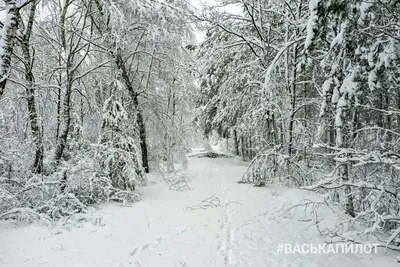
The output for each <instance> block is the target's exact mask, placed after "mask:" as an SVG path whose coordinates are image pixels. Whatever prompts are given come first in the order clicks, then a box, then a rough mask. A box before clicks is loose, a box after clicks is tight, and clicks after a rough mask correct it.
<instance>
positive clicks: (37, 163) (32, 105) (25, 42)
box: [21, 1, 44, 174]
mask: <svg viewBox="0 0 400 267" xmlns="http://www.w3.org/2000/svg"><path fill="white" fill-rule="evenodd" d="M36 5H37V1H33V2H32V3H31V9H30V13H29V19H28V23H27V27H26V31H25V34H24V36H23V39H22V42H21V48H22V54H23V58H24V67H25V80H26V95H27V101H28V111H29V121H30V126H31V132H32V137H33V143H34V144H35V147H36V151H35V160H34V163H33V166H32V169H33V172H34V173H37V174H39V173H42V172H43V157H44V154H43V153H44V152H43V136H42V131H41V128H42V127H41V125H40V122H39V120H38V115H37V111H36V100H35V87H36V85H35V79H34V75H33V72H32V68H33V66H32V62H33V58H32V57H31V53H30V43H29V40H30V36H31V32H32V26H33V23H34V20H35V13H36Z"/></svg>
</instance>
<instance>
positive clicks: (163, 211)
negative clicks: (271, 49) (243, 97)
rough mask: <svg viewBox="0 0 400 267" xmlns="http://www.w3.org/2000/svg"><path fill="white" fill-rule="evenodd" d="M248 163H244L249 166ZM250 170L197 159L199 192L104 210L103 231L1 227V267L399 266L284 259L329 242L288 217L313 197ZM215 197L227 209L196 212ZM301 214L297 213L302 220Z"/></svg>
mask: <svg viewBox="0 0 400 267" xmlns="http://www.w3.org/2000/svg"><path fill="white" fill-rule="evenodd" d="M241 165H242V166H241ZM245 169H246V167H245V166H244V165H243V164H241V163H239V162H238V161H235V160H232V159H191V161H190V162H189V173H190V174H191V175H193V176H196V177H195V178H194V179H193V180H191V181H190V182H189V185H190V187H191V188H192V190H190V191H185V192H176V191H172V190H169V189H168V186H167V185H166V184H163V183H159V184H155V185H151V186H148V187H146V188H144V189H143V194H144V200H143V201H142V202H139V203H135V204H134V205H132V207H119V206H118V205H112V204H108V205H105V206H103V208H102V209H101V213H102V215H103V219H102V224H103V225H102V226H91V225H84V226H83V227H81V228H72V229H70V230H69V231H68V230H63V231H60V230H59V229H48V228H45V227H40V226H33V225H31V226H26V227H14V226H13V225H11V224H9V223H6V222H2V223H0V266H1V267H17V266H18V267H20V266H29V267H35V266H51V267H53V266H54V267H56V266H57V267H58V266H60V267H61V266H68V267H83V266H94V267H103V266H104V267H105V266H110V267H111V266H112V267H119V266H137V267H139V266H140V267H169V266H171V267H175V266H178V267H182V266H187V267H195V266H197V267H213V266H214V267H234V266H237V267H258V266H260V267H261V266H262V267H273V266H279V267H280V266H293V267H312V266H315V267H324V266H332V267H334V266H351V267H353V266H380V267H383V266H385V267H390V266H399V265H398V264H397V263H395V261H394V254H390V253H389V255H383V253H379V254H368V255H367V254H279V253H278V251H277V247H278V244H282V243H290V244H295V243H298V244H305V243H307V244H310V243H312V244H316V245H318V244H323V242H324V241H323V240H324V239H323V238H322V237H321V236H320V235H319V233H318V232H317V230H316V229H315V227H313V226H310V223H305V222H301V221H299V220H297V219H298V217H292V216H289V217H282V216H281V215H279V214H281V212H282V211H283V210H284V208H285V207H288V206H289V205H290V203H294V202H295V201H296V200H299V199H301V198H304V197H309V198H313V197H314V198H315V196H313V195H312V194H311V193H307V192H303V191H299V190H297V189H287V188H281V189H278V190H277V192H278V194H273V191H274V188H273V186H267V187H266V188H255V187H252V186H251V185H239V184H237V183H236V181H237V180H239V179H240V177H241V175H242V174H243V172H244V171H245ZM213 195H215V197H218V198H219V200H220V206H218V207H214V208H211V207H210V208H208V209H197V210H191V209H188V207H189V206H195V205H197V204H199V203H200V202H201V201H202V200H204V199H206V198H208V197H211V196H213ZM296 216H297V215H296Z"/></svg>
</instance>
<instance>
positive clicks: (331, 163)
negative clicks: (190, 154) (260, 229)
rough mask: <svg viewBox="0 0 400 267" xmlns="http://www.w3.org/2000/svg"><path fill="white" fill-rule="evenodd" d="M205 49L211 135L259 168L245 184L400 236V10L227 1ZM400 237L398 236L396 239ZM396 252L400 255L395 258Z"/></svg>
mask: <svg viewBox="0 0 400 267" xmlns="http://www.w3.org/2000/svg"><path fill="white" fill-rule="evenodd" d="M224 4H229V5H232V4H235V5H236V6H239V7H241V10H242V13H241V14H240V15H238V14H234V13H229V12H226V11H222V10H223V9H221V8H220V7H218V8H214V9H210V10H209V12H207V13H203V15H202V16H200V18H201V19H202V21H204V22H205V23H206V25H208V31H207V37H206V41H205V42H204V43H203V44H202V45H201V46H200V47H199V53H198V59H199V61H200V62H201V64H200V65H201V82H200V84H201V85H200V86H201V97H200V98H199V101H198V104H199V106H201V107H202V110H203V113H202V115H201V116H200V117H199V118H198V121H199V122H200V123H201V124H202V126H203V129H204V130H205V133H206V134H212V133H213V132H216V133H218V134H219V135H220V136H222V137H225V138H229V139H230V140H231V144H232V145H231V147H232V151H233V152H234V153H236V154H237V155H241V156H242V157H243V158H245V159H248V160H251V165H250V168H249V170H248V172H247V173H246V174H245V175H244V176H243V181H241V182H252V183H255V184H256V185H264V184H265V183H266V182H271V181H277V180H278V181H286V180H287V181H289V183H294V184H297V185H298V186H301V187H303V188H306V189H310V190H319V191H321V190H326V191H327V192H328V195H327V196H328V198H330V200H332V201H334V202H338V203H339V204H340V205H343V207H344V209H345V211H346V213H347V214H348V215H349V216H350V217H354V221H360V222H363V223H366V225H367V230H366V232H365V233H376V232H379V231H381V230H392V229H395V231H394V232H393V235H392V237H391V238H389V241H388V245H391V246H392V247H394V244H395V243H392V241H393V240H395V238H397V235H398V233H399V232H400V228H399V221H400V214H399V208H398V207H399V204H400V203H399V183H400V180H399V175H400V143H399V141H400V87H399V85H400V83H399V79H400V16H399V14H400V5H399V3H398V1H394V0H384V1H375V0H373V1H362V0H352V1H347V0H328V1H322V0H310V1H307V0H291V1H273V0H272V1H263V0H258V1H247V0H245V1H229V3H228V1H227V2H226V3H222V4H221V6H224ZM396 229H397V230H396ZM394 248H396V249H398V247H394Z"/></svg>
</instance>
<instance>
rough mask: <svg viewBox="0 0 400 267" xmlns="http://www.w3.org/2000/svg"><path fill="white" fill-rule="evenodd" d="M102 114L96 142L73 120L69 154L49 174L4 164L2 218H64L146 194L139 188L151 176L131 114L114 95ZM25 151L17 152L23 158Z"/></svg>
mask: <svg viewBox="0 0 400 267" xmlns="http://www.w3.org/2000/svg"><path fill="white" fill-rule="evenodd" d="M103 114H104V116H103V125H102V133H101V135H100V138H99V141H98V143H97V144H89V143H88V142H86V141H85V140H84V139H83V138H82V131H81V127H80V126H79V125H78V124H77V123H76V122H73V123H72V127H71V128H72V129H71V131H70V136H69V143H68V147H67V148H68V149H67V151H66V156H65V157H64V160H63V161H61V162H60V164H59V165H58V167H57V168H56V169H55V170H54V171H52V172H51V173H50V174H47V175H35V174H32V173H30V172H29V171H24V172H21V171H20V172H18V173H17V174H15V173H13V172H10V171H8V169H6V168H5V171H4V172H3V173H1V175H2V176H0V219H28V220H33V219H39V218H46V219H48V220H59V219H61V218H65V217H70V216H73V215H75V214H77V213H86V212H88V205H91V204H96V203H101V202H105V201H118V202H124V203H125V202H136V201H139V200H140V199H141V197H140V195H139V194H138V193H137V192H136V189H137V187H138V186H140V185H144V184H146V178H145V176H144V173H143V170H142V167H141V158H140V150H139V148H138V146H137V144H136V141H135V139H134V138H132V137H131V135H132V133H134V131H132V129H130V128H129V127H128V122H127V118H128V116H127V113H126V112H125V110H124V108H123V106H122V104H121V101H118V100H117V98H116V97H114V96H111V97H110V98H109V99H107V100H106V101H105V104H104V109H103ZM20 152H22V151H20ZM22 155H24V153H17V157H19V158H20V159H23V156H22ZM16 162H18V160H17V161H16ZM7 171H8V172H7Z"/></svg>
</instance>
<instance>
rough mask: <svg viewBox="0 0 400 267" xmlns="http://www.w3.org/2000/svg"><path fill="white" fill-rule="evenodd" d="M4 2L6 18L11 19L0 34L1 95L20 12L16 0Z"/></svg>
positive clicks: (0, 94)
mask: <svg viewBox="0 0 400 267" xmlns="http://www.w3.org/2000/svg"><path fill="white" fill-rule="evenodd" d="M4 4H5V7H6V10H7V12H6V20H9V27H7V28H6V30H5V31H4V33H3V35H2V36H0V39H1V40H2V42H3V47H2V49H0V51H1V53H0V59H1V60H0V97H1V96H2V95H3V94H4V89H5V87H6V83H7V77H8V75H9V72H10V69H11V56H12V53H13V50H14V45H15V40H16V35H17V29H18V13H19V10H18V8H17V4H16V1H15V0H4Z"/></svg>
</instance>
